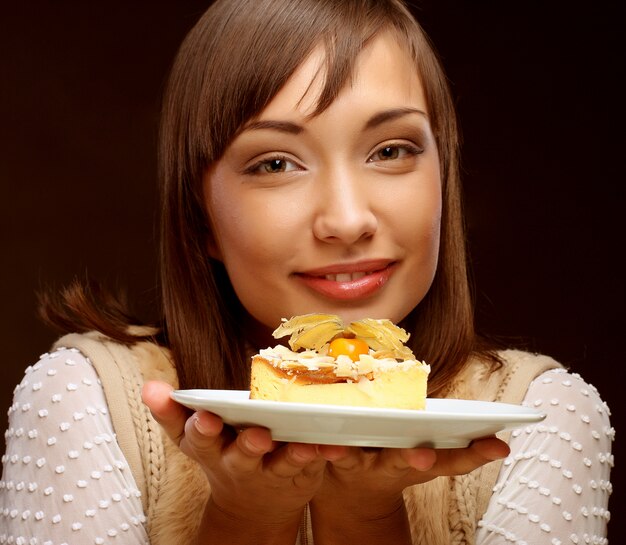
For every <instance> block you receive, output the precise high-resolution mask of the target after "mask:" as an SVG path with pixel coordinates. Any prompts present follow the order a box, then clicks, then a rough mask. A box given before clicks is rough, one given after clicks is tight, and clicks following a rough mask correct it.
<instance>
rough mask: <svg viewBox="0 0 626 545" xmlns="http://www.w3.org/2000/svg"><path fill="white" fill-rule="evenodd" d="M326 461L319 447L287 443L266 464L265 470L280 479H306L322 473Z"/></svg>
mask: <svg viewBox="0 0 626 545" xmlns="http://www.w3.org/2000/svg"><path fill="white" fill-rule="evenodd" d="M325 464H326V460H324V458H322V456H321V455H320V453H319V450H318V447H317V445H309V444H305V443H287V444H286V445H283V446H282V447H281V448H280V449H278V450H277V451H276V452H275V453H274V455H273V456H272V457H271V458H270V459H268V460H267V462H266V463H265V469H266V470H268V471H270V472H271V473H272V474H274V475H276V476H277V477H280V478H285V479H288V478H292V477H295V476H296V475H301V474H302V475H303V476H305V477H307V476H312V475H316V474H318V473H319V472H321V471H322V469H323V468H324V465H325Z"/></svg>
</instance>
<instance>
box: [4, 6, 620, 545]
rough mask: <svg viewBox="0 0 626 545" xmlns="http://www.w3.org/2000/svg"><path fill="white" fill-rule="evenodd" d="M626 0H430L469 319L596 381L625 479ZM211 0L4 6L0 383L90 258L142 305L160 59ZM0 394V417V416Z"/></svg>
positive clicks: (163, 67)
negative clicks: (449, 113) (454, 152)
mask: <svg viewBox="0 0 626 545" xmlns="http://www.w3.org/2000/svg"><path fill="white" fill-rule="evenodd" d="M617 4H618V3H617V2H615V3H611V2H606V1H605V2H597V3H593V4H591V3H588V5H587V6H586V8H585V9H584V10H575V9H573V7H572V6H573V4H571V3H570V2H565V1H553V2H546V3H545V4H544V3H540V2H525V3H519V2H516V3H501V2H496V1H475V2H461V1H452V0H429V1H424V2H421V3H420V4H419V5H420V8H419V9H417V10H416V13H417V14H418V17H419V18H420V20H421V21H422V23H423V24H424V26H425V27H426V29H427V31H428V32H429V33H430V35H431V37H432V38H433V41H434V42H435V44H436V45H437V47H438V49H439V51H440V53H441V56H442V58H443V62H444V64H445V66H446V67H447V70H448V73H449V76H450V80H451V82H452V88H453V92H454V96H455V98H456V101H457V104H458V109H459V115H460V120H461V124H462V127H463V134H464V141H465V144H464V163H463V169H464V179H465V191H466V198H467V207H468V225H469V238H470V247H471V252H472V262H473V270H474V277H475V281H476V294H477V300H478V314H477V316H478V322H479V324H480V326H481V327H482V328H483V329H485V330H487V331H489V332H491V333H493V334H496V335H498V336H500V337H503V338H505V339H508V341H509V342H512V343H516V344H521V345H522V346H526V347H528V348H530V349H532V350H537V351H542V352H545V353H548V354H550V355H552V356H554V357H556V358H557V359H559V360H560V361H562V362H564V363H565V364H567V365H569V366H570V367H571V368H572V369H573V370H574V371H577V372H580V373H581V374H583V375H584V377H585V378H586V379H587V380H588V381H590V382H591V383H593V384H595V385H596V386H597V387H598V388H599V389H600V391H601V393H602V394H603V396H604V398H605V399H606V400H607V401H608V402H609V404H610V406H611V408H612V410H613V424H614V426H616V427H618V440H617V442H616V443H615V453H616V457H617V459H618V463H617V466H616V469H615V471H614V474H613V478H612V480H613V484H614V487H615V489H616V491H615V493H614V494H613V497H612V500H611V508H612V511H613V514H614V520H613V521H612V523H611V525H610V529H611V530H610V535H611V537H612V538H613V539H617V538H618V536H621V535H623V534H624V528H626V526H625V523H624V521H621V520H619V518H618V517H617V516H615V515H617V514H619V511H620V506H621V504H622V503H623V499H622V498H625V497H626V492H625V491H624V490H623V488H624V482H623V481H624V477H623V468H622V464H621V456H620V453H621V451H622V450H623V449H622V447H621V433H620V432H621V429H620V428H621V424H622V423H623V421H624V409H623V403H622V400H621V399H620V397H619V393H620V391H623V389H624V386H623V376H624V373H623V371H622V366H623V364H624V356H623V350H622V347H621V346H620V345H619V343H620V341H622V339H623V338H624V335H623V329H624V325H625V324H624V319H623V309H624V274H625V270H624V264H623V258H622V253H623V251H624V236H623V235H624V232H623V227H622V217H623V214H624V204H625V203H624V168H623V162H624V143H625V142H624V138H623V133H624V118H623V116H622V115H621V114H623V108H622V103H623V100H624V87H623V82H624V66H625V64H624V52H625V51H624V39H623V37H622V36H621V35H620V31H621V28H619V25H621V23H622V22H623V21H624V17H623V13H618V10H617V8H615V7H613V6H614V5H617ZM206 5H207V2H201V1H186V2H174V1H169V2H165V1H152V2H147V1H146V2H134V3H132V4H127V3H122V2H93V3H87V2H83V1H69V0H55V1H52V0H50V1H48V2H41V1H28V2H22V3H19V4H18V3H17V2H16V3H11V4H7V5H6V6H3V10H2V15H1V16H0V183H1V184H2V185H1V187H2V205H1V206H2V214H1V215H0V222H1V223H0V236H1V237H2V238H1V239H0V242H1V244H2V267H1V269H0V271H1V272H0V275H1V276H0V285H1V286H2V294H1V297H2V298H1V300H2V305H3V312H2V315H1V316H2V317H1V320H2V323H1V326H2V327H1V328H0V330H1V335H2V338H1V345H0V346H1V347H2V352H1V354H2V373H3V378H2V383H1V385H0V401H1V405H2V407H5V408H6V407H8V405H9V404H10V399H11V392H12V389H13V386H14V384H16V383H17V382H18V381H19V380H20V377H21V374H22V370H23V368H24V367H25V366H26V365H28V364H29V363H32V362H33V360H34V359H36V357H37V356H38V355H39V354H40V353H41V352H44V351H46V349H47V347H48V345H49V343H50V342H51V341H52V339H53V338H54V335H53V334H52V333H51V332H49V331H47V330H45V329H44V328H43V327H42V326H41V325H40V324H39V323H38V322H37V321H36V319H35V316H34V306H35V298H34V292H35V290H37V289H40V288H41V287H43V286H46V285H55V286H60V285H63V284H66V283H67V282H69V281H70V280H71V279H72V278H73V277H74V276H75V275H79V276H80V275H83V274H84V273H85V272H88V273H89V274H90V275H92V276H93V277H95V278H98V279H100V280H103V281H105V282H106V283H107V284H108V285H109V286H111V287H117V286H122V287H126V288H128V290H129V291H130V292H131V293H132V294H133V295H134V296H135V298H136V299H137V301H138V302H139V306H138V308H139V310H140V312H141V313H142V314H143V315H144V316H146V317H149V316H151V315H152V314H153V312H154V310H153V307H154V300H155V295H154V286H155V283H156V281H155V278H156V275H155V272H154V269H155V261H156V258H155V237H154V220H155V216H156V201H155V142H156V127H157V120H158V110H159V100H160V95H161V91H162V87H163V82H164V79H165V74H166V72H167V70H168V66H169V65H170V63H171V60H172V57H173V55H174V52H175V50H176V48H177V45H178V44H179V42H180V40H181V39H182V37H183V36H184V34H185V32H186V31H187V30H188V29H189V28H190V27H191V25H192V24H193V23H194V21H195V20H196V19H197V17H198V16H199V14H200V13H201V12H202V11H203V9H204V7H205V6H206ZM5 412H6V411H5V410H4V409H2V418H1V419H0V427H2V428H4V425H5V423H6V420H5V418H4V414H5Z"/></svg>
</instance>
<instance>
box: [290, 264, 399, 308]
mask: <svg viewBox="0 0 626 545" xmlns="http://www.w3.org/2000/svg"><path fill="white" fill-rule="evenodd" d="M395 266H396V263H395V262H385V263H381V264H371V263H370V264H361V265H358V264H357V265H347V266H346V265H342V266H336V267H326V268H324V269H317V270H315V271H307V272H304V273H297V274H296V278H298V280H300V281H301V282H302V283H304V284H305V285H306V286H307V287H308V288H310V289H312V290H313V291H316V292H317V293H319V294H321V295H323V296H324V297H328V298H330V299H338V300H343V301H346V300H351V299H364V298H366V297H371V296H372V295H374V294H375V293H377V292H378V291H379V290H380V289H382V288H383V286H384V285H385V284H386V283H387V282H388V281H389V278H391V275H392V274H393V272H394V270H395Z"/></svg>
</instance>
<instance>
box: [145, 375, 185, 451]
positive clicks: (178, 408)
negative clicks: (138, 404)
mask: <svg viewBox="0 0 626 545" xmlns="http://www.w3.org/2000/svg"><path fill="white" fill-rule="evenodd" d="M172 390H173V388H172V387H171V386H170V385H169V384H167V383H166V382H162V381H158V380H151V381H148V382H146V383H145V384H144V386H143V389H142V392H141V398H142V399H143V402H144V403H145V404H146V405H147V406H148V408H149V409H150V412H152V416H153V417H154V419H155V420H156V421H157V422H158V423H159V424H160V425H161V426H162V427H163V429H164V430H165V433H167V435H168V436H169V437H170V439H172V441H174V442H175V443H176V444H179V443H180V440H181V437H182V436H183V432H184V428H185V422H186V420H187V418H188V416H189V414H188V411H187V410H186V409H185V408H184V407H183V406H182V405H180V404H179V403H176V402H175V401H174V400H173V399H172V398H171V397H170V392H171V391H172Z"/></svg>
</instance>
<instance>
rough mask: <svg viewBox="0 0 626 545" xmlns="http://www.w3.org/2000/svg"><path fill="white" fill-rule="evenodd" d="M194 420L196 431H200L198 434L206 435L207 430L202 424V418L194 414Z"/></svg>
mask: <svg viewBox="0 0 626 545" xmlns="http://www.w3.org/2000/svg"><path fill="white" fill-rule="evenodd" d="M192 418H193V425H194V426H195V427H196V430H198V433H200V434H202V435H206V434H207V430H206V429H205V428H204V427H203V426H202V422H200V417H199V416H198V415H197V414H194V415H193V417H192Z"/></svg>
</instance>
